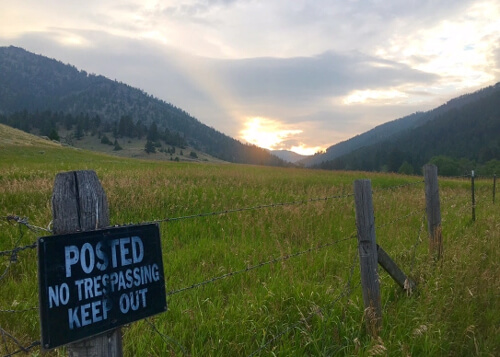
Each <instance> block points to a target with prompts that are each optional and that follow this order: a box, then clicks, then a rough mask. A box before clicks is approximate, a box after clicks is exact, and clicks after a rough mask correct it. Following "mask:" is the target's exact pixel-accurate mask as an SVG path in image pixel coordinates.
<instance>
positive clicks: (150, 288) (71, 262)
mask: <svg viewBox="0 0 500 357" xmlns="http://www.w3.org/2000/svg"><path fill="white" fill-rule="evenodd" d="M38 259H39V263H38V270H39V271H38V280H39V299H40V317H41V329H42V346H43V348H45V349H50V348H54V347H58V346H61V345H64V344H67V343H71V342H75V341H77V340H80V339H83V338H87V337H90V336H92V335H96V334H99V333H102V332H104V331H107V330H111V329H114V328H116V327H118V326H121V325H124V324H127V323H130V322H132V321H137V320H140V319H143V318H145V317H148V316H151V315H154V314H157V313H160V312H163V311H166V310H167V302H166V295H165V278H164V275H163V261H162V255H161V242H160V233H159V229H158V225H156V224H148V225H139V226H128V227H120V228H108V229H102V230H96V231H90V232H81V233H74V234H65V235H58V236H49V237H43V238H39V239H38Z"/></svg>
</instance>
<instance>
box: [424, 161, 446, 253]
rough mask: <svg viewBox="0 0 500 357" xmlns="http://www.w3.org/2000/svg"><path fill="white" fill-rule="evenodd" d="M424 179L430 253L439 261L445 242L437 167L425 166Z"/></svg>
mask: <svg viewBox="0 0 500 357" xmlns="http://www.w3.org/2000/svg"><path fill="white" fill-rule="evenodd" d="M424 179H425V201H426V212H427V229H428V232H429V243H430V251H431V253H432V254H433V255H434V256H435V257H436V258H437V259H441V257H442V255H443V241H442V233H441V206H440V202H439V184H438V171H437V166H436V165H432V164H427V165H425V166H424Z"/></svg>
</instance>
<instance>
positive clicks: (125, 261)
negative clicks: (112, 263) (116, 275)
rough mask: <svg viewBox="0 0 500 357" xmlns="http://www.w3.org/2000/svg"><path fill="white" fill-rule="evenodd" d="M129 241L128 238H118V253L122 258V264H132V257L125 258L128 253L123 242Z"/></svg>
mask: <svg viewBox="0 0 500 357" xmlns="http://www.w3.org/2000/svg"><path fill="white" fill-rule="evenodd" d="M127 243H130V238H121V239H120V253H121V255H120V256H121V258H122V266H126V265H130V264H132V259H130V258H127V255H128V254H129V251H130V250H129V249H128V248H127V247H126V246H125V244H127Z"/></svg>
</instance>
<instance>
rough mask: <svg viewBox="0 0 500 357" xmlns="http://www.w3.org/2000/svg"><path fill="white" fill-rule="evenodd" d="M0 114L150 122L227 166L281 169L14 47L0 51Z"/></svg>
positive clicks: (149, 100)
mask: <svg viewBox="0 0 500 357" xmlns="http://www.w3.org/2000/svg"><path fill="white" fill-rule="evenodd" d="M0 68H1V71H0V83H1V85H0V114H3V115H10V114H12V113H15V112H21V111H27V112H30V113H33V112H41V111H47V110H50V111H52V112H63V113H64V114H71V115H80V114H82V113H84V114H85V115H88V116H90V117H95V116H98V117H99V118H100V119H101V120H102V122H104V123H116V122H118V121H119V120H120V119H121V118H123V117H124V116H128V117H131V118H132V119H133V121H134V122H138V121H139V119H140V121H141V123H142V125H147V126H150V125H152V123H155V124H156V125H157V126H158V128H159V129H168V130H170V131H171V132H173V133H176V134H179V135H181V136H182V137H183V138H184V139H185V140H186V141H187V143H188V145H190V146H192V147H193V148H196V149H197V150H200V151H203V152H206V153H207V154H210V155H212V156H214V157H217V158H219V159H221V160H225V161H229V162H238V163H249V164H264V165H279V166H282V165H285V164H286V163H285V162H284V161H283V160H281V159H279V158H277V157H275V156H273V155H271V154H270V153H269V152H268V151H267V150H265V149H262V148H258V147H256V146H254V145H245V144H242V143H241V142H239V141H238V140H235V139H233V138H231V137H229V136H227V135H225V134H223V133H221V132H219V131H217V130H215V129H213V128H210V127H208V126H207V125H205V124H202V123H201V122H200V121H198V120H197V119H195V118H193V117H192V116H190V115H189V114H188V113H186V112H185V111H183V110H182V109H179V108H177V107H175V106H173V105H172V104H169V103H166V102H164V101H162V100H160V99H157V98H154V97H152V96H150V95H148V94H147V93H145V92H143V91H141V90H139V89H136V88H132V87H130V86H128V85H126V84H124V83H119V82H116V81H112V80H110V79H107V78H105V77H103V76H100V75H94V74H88V73H87V72H85V71H83V70H81V71H79V70H77V69H76V68H75V67H74V66H71V65H65V64H63V63H61V62H59V61H56V60H54V59H50V58H47V57H44V56H40V55H35V54H33V53H30V52H28V51H25V50H24V49H21V48H17V47H12V46H10V47H0Z"/></svg>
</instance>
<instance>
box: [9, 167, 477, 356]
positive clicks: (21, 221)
mask: <svg viewBox="0 0 500 357" xmlns="http://www.w3.org/2000/svg"><path fill="white" fill-rule="evenodd" d="M462 177H470V176H469V175H467V176H462ZM423 182H424V181H417V182H412V183H408V184H401V185H394V186H390V187H384V188H379V189H377V190H374V191H373V192H376V191H379V190H391V189H399V188H404V187H409V186H413V185H418V184H421V183H423ZM352 196H354V194H345V195H335V196H327V197H323V198H311V199H306V200H299V201H290V202H281V203H271V204H262V205H257V206H253V207H244V208H237V209H228V210H223V211H215V212H207V213H201V214H194V215H188V216H181V217H173V218H164V219H159V220H153V221H150V222H144V223H167V222H173V221H180V220H185V219H193V218H201V217H210V216H216V215H224V214H229V213H236V212H244V211H251V210H258V209H265V208H275V207H283V206H291V205H302V204H307V203H311V202H321V201H327V200H333V199H342V198H349V197H352ZM468 207H470V205H467V206H465V207H464V208H462V209H461V210H464V209H466V208H468ZM421 212H422V209H418V210H414V211H412V212H410V213H408V214H406V215H404V216H400V217H397V218H395V219H394V220H392V221H391V222H388V223H386V224H383V225H380V226H377V228H383V227H386V226H389V225H392V224H395V223H396V222H400V221H402V220H404V219H407V218H409V217H412V216H415V215H416V214H419V213H421ZM0 220H5V221H7V222H8V223H17V224H18V225H19V232H20V233H19V237H18V238H17V240H16V243H15V244H14V245H15V248H13V249H11V250H6V251H0V257H1V256H10V257H11V258H10V261H9V264H8V266H7V268H6V270H5V271H4V272H3V274H2V275H1V276H0V280H2V279H3V278H4V277H5V276H6V274H7V273H8V271H9V268H10V266H11V264H12V263H13V262H16V261H17V259H18V258H17V253H19V252H22V251H25V250H28V249H34V248H36V247H37V243H36V242H33V243H31V244H29V245H25V246H18V244H19V242H20V241H21V239H22V238H23V237H24V232H23V230H22V227H23V226H24V227H26V228H27V229H29V230H30V231H32V232H34V233H36V234H46V233H52V231H51V230H50V224H49V225H48V227H47V228H43V227H40V226H36V225H33V224H31V223H29V219H28V218H27V217H20V216H17V215H7V216H0ZM424 221H425V215H423V216H422V220H421V224H420V229H419V232H418V235H417V239H416V241H415V243H414V244H413V245H412V248H411V250H412V253H411V263H410V274H411V273H412V271H413V268H414V263H415V256H416V250H417V248H418V246H419V245H420V243H421V241H422V239H421V234H422V231H423V227H424ZM354 237H355V233H354V234H352V235H351V236H349V237H347V238H343V239H339V240H335V241H332V242H329V243H325V244H320V245H318V246H314V247H311V248H308V249H306V250H302V251H299V252H296V253H293V254H288V255H283V256H279V257H275V258H273V259H270V260H268V261H265V262H261V263H258V264H255V265H252V266H247V267H246V268H244V269H240V270H236V271H232V272H229V273H226V274H223V275H220V276H216V277H213V278H211V279H207V280H205V281H202V282H198V283H195V284H192V285H190V286H187V287H184V288H180V289H177V290H172V291H170V292H168V293H167V296H172V295H175V294H178V293H181V292H184V291H187V290H192V289H195V288H198V287H201V286H204V285H208V284H211V283H214V282H216V281H218V280H222V279H225V278H228V277H232V276H235V275H238V274H242V273H246V272H249V271H252V270H255V269H258V268H261V267H263V266H266V265H270V264H274V263H278V262H282V261H286V260H289V259H291V258H294V257H298V256H301V255H304V254H307V253H311V252H313V251H318V250H321V249H324V248H327V247H331V246H334V245H337V244H339V243H341V242H345V241H348V240H351V239H353V238H354ZM355 258H356V257H355ZM355 263H356V259H355V260H354V262H353V265H352V266H351V268H350V270H351V271H350V275H349V278H348V281H347V283H346V285H345V287H344V289H343V290H342V291H341V293H340V294H339V295H338V297H337V298H336V299H335V300H334V301H333V302H332V303H331V304H329V305H328V307H332V306H333V305H334V304H335V303H337V302H338V301H340V299H342V298H343V297H345V296H349V295H350V294H351V292H352V277H353V273H354V267H355ZM360 284H361V283H360ZM360 284H358V286H359V285H360ZM37 309H38V307H31V308H26V309H21V310H14V309H5V310H3V309H0V313H24V312H30V311H34V310H37ZM324 309H325V307H323V308H317V309H315V310H314V311H313V312H311V313H310V314H309V315H308V316H307V317H304V318H302V319H301V320H299V321H298V322H297V323H295V324H292V325H290V326H289V327H288V328H286V329H285V330H284V331H282V332H281V333H279V334H277V335H276V336H274V337H273V338H272V339H270V340H269V341H267V342H266V343H265V344H263V345H262V346H260V347H259V349H258V350H256V351H254V352H253V353H252V354H251V355H250V356H254V355H256V354H258V353H260V352H261V351H262V350H264V349H265V348H267V346H269V345H270V344H272V343H273V342H275V341H276V340H278V339H280V338H281V337H283V336H284V335H286V334H287V333H289V332H290V331H292V330H293V329H295V328H296V327H297V326H299V325H300V324H302V323H304V322H307V321H308V320H310V319H311V318H312V317H313V316H314V315H316V314H318V313H321V312H322V311H323V310H324ZM146 322H147V323H148V324H150V325H151V326H152V328H153V330H154V331H155V332H156V333H158V334H159V335H160V336H161V337H162V338H163V339H164V340H165V341H166V342H167V341H168V340H170V341H172V342H174V343H175V344H176V345H177V347H179V348H180V349H181V350H182V351H183V353H184V354H187V352H186V350H185V349H184V348H183V346H182V345H181V344H179V343H178V342H177V341H175V340H174V339H172V338H170V337H168V336H165V335H164V334H162V333H161V332H160V331H159V330H158V329H157V328H156V326H155V325H154V324H153V323H152V322H150V321H149V320H147V319H146ZM0 333H1V335H2V339H3V341H4V346H5V349H6V352H7V353H8V354H6V355H5V356H12V355H15V354H18V353H21V352H25V353H28V352H29V351H30V350H31V349H33V348H35V347H37V346H39V345H40V341H34V342H32V343H31V344H30V345H29V346H26V347H23V346H22V345H21V344H20V343H19V341H17V340H16V339H15V338H14V337H13V336H11V335H10V334H9V333H8V332H7V331H5V330H4V329H3V328H2V327H1V326H0ZM7 338H8V339H9V340H10V341H12V342H14V344H16V345H17V346H18V347H19V349H18V350H16V351H14V352H9V351H8V346H7Z"/></svg>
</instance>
